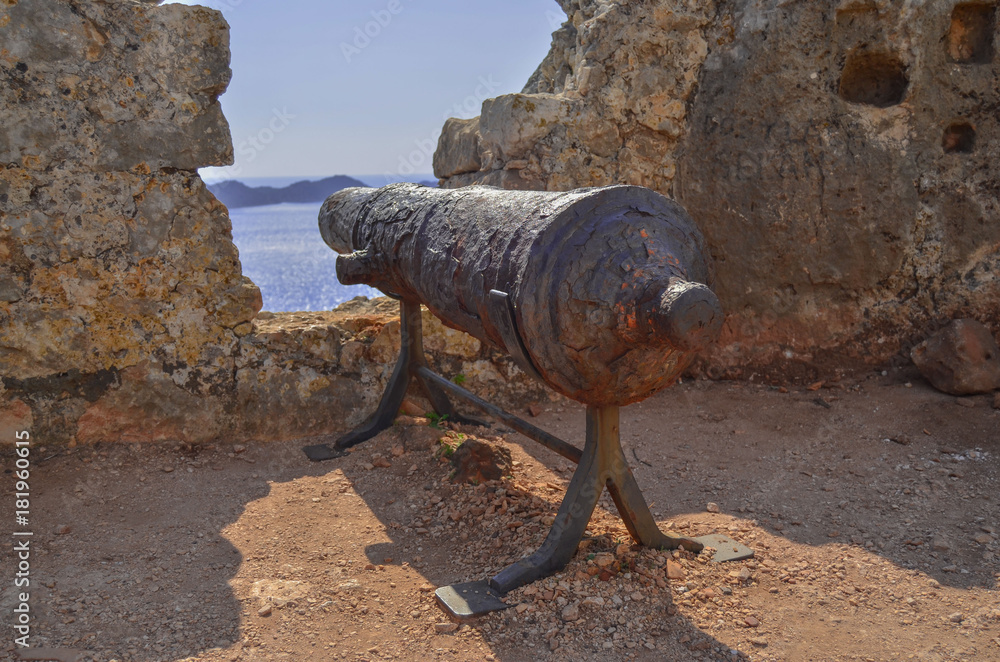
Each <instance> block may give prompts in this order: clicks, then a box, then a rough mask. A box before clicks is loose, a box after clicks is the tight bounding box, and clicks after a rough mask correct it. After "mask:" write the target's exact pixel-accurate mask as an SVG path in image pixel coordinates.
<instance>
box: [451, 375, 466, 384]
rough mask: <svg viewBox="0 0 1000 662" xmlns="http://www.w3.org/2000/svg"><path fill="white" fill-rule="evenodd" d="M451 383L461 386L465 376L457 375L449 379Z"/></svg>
mask: <svg viewBox="0 0 1000 662" xmlns="http://www.w3.org/2000/svg"><path fill="white" fill-rule="evenodd" d="M451 381H453V382H455V383H456V384H458V385H459V386H461V385H462V384H464V383H465V375H463V374H462V373H458V374H457V375H455V376H454V377H452V378H451Z"/></svg>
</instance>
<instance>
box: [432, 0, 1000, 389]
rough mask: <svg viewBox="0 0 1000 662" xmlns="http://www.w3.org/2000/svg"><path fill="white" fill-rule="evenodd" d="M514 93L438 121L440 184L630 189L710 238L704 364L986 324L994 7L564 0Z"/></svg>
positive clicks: (880, 351)
mask: <svg viewBox="0 0 1000 662" xmlns="http://www.w3.org/2000/svg"><path fill="white" fill-rule="evenodd" d="M560 4H561V6H562V7H563V9H564V10H565V11H566V13H567V16H568V17H569V18H568V20H567V21H566V23H565V24H564V25H563V26H562V27H561V28H560V29H559V30H557V31H556V32H555V33H554V35H553V41H552V49H551V51H550V53H549V54H548V56H547V57H546V58H545V60H544V61H543V62H542V63H541V65H540V66H539V67H538V70H537V71H536V72H535V74H534V75H533V76H532V77H531V79H530V80H529V82H528V84H527V85H526V86H525V88H524V90H523V92H522V93H520V94H511V95H505V96H502V97H498V98H496V99H490V100H487V101H486V102H484V104H483V108H482V113H481V115H480V116H479V117H478V118H475V119H472V120H449V121H448V122H447V123H446V125H445V127H444V131H443V133H442V136H441V139H440V142H439V145H438V150H437V153H436V154H435V159H434V166H435V173H436V174H437V175H438V177H440V178H441V183H442V186H446V187H456V186H463V185H466V184H470V183H475V182H481V183H487V184H493V185H496V186H502V187H506V188H528V189H549V190H563V189H571V188H575V187H580V186H594V185H605V184H614V183H628V184H639V185H643V186H648V187H650V188H653V189H655V190H657V191H659V192H661V193H663V194H665V195H668V196H670V197H674V198H676V199H677V200H678V201H680V202H681V203H682V204H683V205H685V207H687V209H688V210H689V211H690V212H691V214H692V216H693V217H694V218H695V220H696V221H697V222H698V223H699V225H700V226H701V228H702V230H703V232H704V233H705V236H706V238H707V240H708V243H709V246H710V250H711V253H712V255H713V258H714V262H715V267H716V280H715V285H714V286H715V289H716V291H717V292H718V294H719V295H720V298H721V300H722V302H723V305H724V308H725V310H726V311H727V323H726V326H725V330H724V332H723V337H722V340H721V341H720V343H719V345H718V347H717V348H716V349H715V350H714V352H713V353H712V354H711V355H710V356H709V357H708V363H709V366H710V370H711V372H712V374H715V375H722V374H734V375H735V374H739V373H743V374H748V371H760V370H764V371H767V370H771V371H775V372H780V373H781V374H783V375H784V376H786V377H787V376H788V375H789V374H802V375H803V376H812V375H815V374H817V373H821V372H824V371H825V370H828V369H829V368H831V367H832V366H836V365H844V364H845V363H853V362H859V363H869V364H872V363H874V364H879V363H883V362H886V361H890V360H906V359H905V358H904V357H905V355H906V353H907V351H908V349H909V347H910V346H912V344H913V343H914V342H915V341H917V340H919V339H920V338H921V337H923V336H925V335H926V334H927V333H928V332H929V331H931V330H933V329H934V328H936V327H939V326H940V325H942V324H943V323H945V322H946V321H947V320H949V319H951V318H952V317H973V318H976V319H979V320H981V321H983V322H984V323H986V324H987V325H988V326H991V327H992V329H993V330H994V332H996V331H997V330H998V329H1000V278H998V275H1000V202H998V200H1000V168H997V166H996V164H997V163H998V162H1000V119H998V118H1000V113H998V111H1000V82H998V81H1000V56H998V49H1000V42H998V36H997V35H998V32H1000V31H998V28H997V20H998V19H997V15H998V13H1000V10H998V9H997V6H996V3H995V2H988V1H985V0H984V1H982V2H980V1H978V0H977V1H976V2H955V1H954V0H949V1H947V2H933V3H901V2H896V1H890V0H845V1H840V2H831V1H829V0H826V1H823V2H801V3H788V2H779V1H778V0H714V1H709V2H701V1H698V2H695V1H694V0H639V1H632V2H624V1H608V0H561V1H560Z"/></svg>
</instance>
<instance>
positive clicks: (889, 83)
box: [840, 51, 910, 108]
mask: <svg viewBox="0 0 1000 662" xmlns="http://www.w3.org/2000/svg"><path fill="white" fill-rule="evenodd" d="M909 84H910V79H909V78H908V77H907V76H906V67H905V66H904V65H903V62H902V60H900V59H899V58H898V57H897V56H896V55H894V54H892V53H870V52H865V51H860V52H859V51H855V52H854V53H851V54H850V55H848V56H847V62H846V63H845V64H844V70H843V71H842V72H841V73H840V96H841V98H843V99H845V100H846V101H850V102H851V103H863V104H867V105H869V106H877V107H879V108H887V107H889V106H895V105H896V104H898V103H900V102H902V100H903V97H904V96H905V95H906V88H907V87H908V86H909Z"/></svg>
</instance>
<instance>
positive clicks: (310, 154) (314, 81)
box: [181, 0, 565, 179]
mask: <svg viewBox="0 0 1000 662" xmlns="http://www.w3.org/2000/svg"><path fill="white" fill-rule="evenodd" d="M181 1H182V2H183V4H189V5H191V4H200V5H204V6H207V7H212V8H214V9H219V10H221V11H222V13H223V15H224V16H225V17H226V20H227V21H228V22H229V25H230V27H231V48H232V69H233V80H232V82H231V83H230V85H229V89H228V90H227V91H226V93H225V94H224V95H223V96H222V99H221V100H222V106H223V110H224V111H225V114H226V117H227V118H228V119H229V123H230V127H231V129H232V134H233V144H234V147H235V153H236V165H235V167H234V168H229V169H226V170H225V171H222V172H220V169H217V168H206V169H202V174H203V175H204V176H205V177H206V178H208V179H219V178H220V177H222V176H225V175H228V176H231V177H234V178H239V177H280V176H302V177H318V176H324V175H335V174H352V175H362V174H403V175H405V174H409V173H408V172H407V170H410V169H412V171H413V172H416V173H429V172H431V169H432V168H431V163H430V161H431V153H432V152H433V149H434V146H435V145H436V141H437V136H438V133H439V131H440V129H441V125H442V124H443V122H444V119H445V118H446V117H451V116H460V117H474V116H476V115H478V114H479V105H480V103H481V101H482V99H484V98H489V97H493V96H497V95H499V94H506V93H509V92H517V91H520V90H521V88H522V87H523V86H524V83H525V82H526V81H527V79H528V77H529V76H530V75H531V73H532V72H533V71H534V70H535V67H537V66H538V63H539V62H541V60H542V58H543V57H544V56H545V54H546V53H547V52H548V48H549V44H550V42H551V33H552V31H553V30H555V29H556V28H557V27H558V26H559V24H560V23H561V22H562V21H563V20H565V15H564V14H563V12H562V10H561V9H560V8H559V6H558V5H557V4H556V2H555V0H502V1H485V0H351V1H350V2H345V1H343V0H285V1H284V2H281V3H277V2H273V1H266V0H198V1H194V0H181Z"/></svg>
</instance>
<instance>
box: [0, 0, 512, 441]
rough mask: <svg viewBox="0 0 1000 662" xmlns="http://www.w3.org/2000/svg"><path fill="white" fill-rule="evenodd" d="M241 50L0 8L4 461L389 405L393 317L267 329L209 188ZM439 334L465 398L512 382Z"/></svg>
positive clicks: (142, 18) (291, 423)
mask: <svg viewBox="0 0 1000 662" xmlns="http://www.w3.org/2000/svg"><path fill="white" fill-rule="evenodd" d="M228 30H229V28H228V26H227V24H226V23H225V21H224V20H223V18H222V16H221V14H219V13H218V12H215V11H212V10H208V9H205V8H202V7H196V6H191V7H189V6H184V5H177V4H172V5H163V6H157V3H155V2H154V3H149V2H137V1H132V0H116V1H110V0H107V1H100V0H97V1H94V2H65V1H61V0H37V1H34V2H25V1H22V2H17V1H16V0H5V1H3V2H0V76H2V78H3V84H2V85H0V106H2V108H3V113H4V121H3V123H2V125H0V443H11V442H12V441H13V439H14V432H15V431H18V430H30V431H31V433H32V437H33V438H34V439H36V440H39V441H40V442H43V443H60V442H68V443H70V444H75V443H94V442H100V441H118V440H126V441H146V440H177V441H185V442H190V443H199V442H206V441H212V440H216V439H230V440H239V439H288V438H296V437H302V436H308V435H322V434H330V433H337V432H341V431H344V430H345V429H346V428H347V427H348V426H350V425H353V424H355V423H357V422H359V421H360V420H361V419H362V418H363V417H364V415H365V414H366V413H367V411H369V410H370V409H371V408H373V407H374V405H375V403H376V402H377V398H378V395H379V394H380V393H381V387H382V386H384V383H385V379H386V378H387V376H388V374H389V373H390V372H391V369H392V364H393V362H394V360H395V353H396V352H398V342H399V338H398V335H399V334H398V321H397V322H395V324H396V326H395V328H396V332H395V335H393V333H392V329H393V326H392V317H393V315H395V314H396V313H395V308H394V307H393V308H392V310H391V311H389V312H387V313H386V314H385V315H381V313H380V315H381V316H376V317H372V315H371V314H369V313H363V314H362V313H361V312H358V311H355V312H357V313H358V314H359V315H362V318H363V320H364V322H365V323H364V324H363V328H359V327H358V325H359V324H360V322H358V321H357V320H353V321H352V319H351V318H350V314H349V313H338V314H335V315H333V316H332V317H330V318H323V317H322V316H320V317H319V318H316V319H312V318H308V319H299V318H298V317H296V316H294V315H292V316H276V317H270V318H269V319H267V320H258V319H256V317H257V314H258V311H259V310H260V308H261V296H260V292H259V290H258V289H257V287H256V286H255V285H254V284H253V283H251V282H250V281H249V280H248V279H247V278H245V277H243V276H242V273H241V267H240V262H239V255H238V253H237V250H236V247H235V246H234V245H233V242H232V234H231V226H230V221H229V217H228V213H227V210H226V208H225V207H224V206H223V205H222V204H220V203H219V202H218V201H217V200H216V199H215V198H214V197H213V196H212V194H211V193H210V192H209V191H208V190H207V189H206V188H205V185H204V184H203V182H202V181H201V179H200V178H199V177H198V175H197V174H196V168H198V167H200V166H207V165H225V164H227V163H231V162H232V142H231V138H230V135H229V127H228V125H227V123H226V121H225V118H224V117H223V115H222V112H221V109H220V106H219V103H218V101H217V97H218V95H219V94H221V93H222V92H223V91H224V90H225V88H226V86H227V84H228V82H229V78H230V70H229V47H228V43H229V33H228ZM444 333H445V332H444V331H443V330H439V332H438V333H437V334H433V333H432V334H431V337H430V339H429V342H431V344H433V343H434V342H437V343H438V344H440V345H441V347H439V348H437V349H440V350H442V352H441V353H440V356H441V357H443V359H442V360H443V361H444V362H445V363H446V364H447V366H448V367H450V368H453V369H456V370H457V371H459V372H462V371H464V372H465V374H467V375H468V378H469V383H470V384H472V385H486V386H487V387H488V386H489V384H490V380H495V379H496V378H498V377H499V375H500V374H501V373H499V372H497V369H498V368H499V369H500V370H501V371H503V370H504V368H503V364H502V361H500V360H499V359H497V362H493V361H491V360H490V359H489V358H485V359H484V358H482V357H485V356H487V355H486V353H485V350H483V352H484V353H483V354H482V356H481V355H480V354H479V353H478V352H479V350H480V349H481V348H479V347H478V345H477V346H476V352H471V351H466V349H467V348H466V349H461V348H462V347H463V341H462V339H455V338H452V337H451V336H446V335H443V334H444ZM449 333H450V332H449ZM464 342H466V343H467V341H464ZM394 343H395V344H394ZM456 348H459V349H456ZM455 351H458V352H459V353H458V355H455V354H454V352H455ZM449 352H451V354H449ZM449 357H451V358H449ZM466 359H469V360H468V365H466V364H465V362H464V361H465V360H466ZM481 361H485V362H481ZM359 383H360V386H359Z"/></svg>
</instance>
